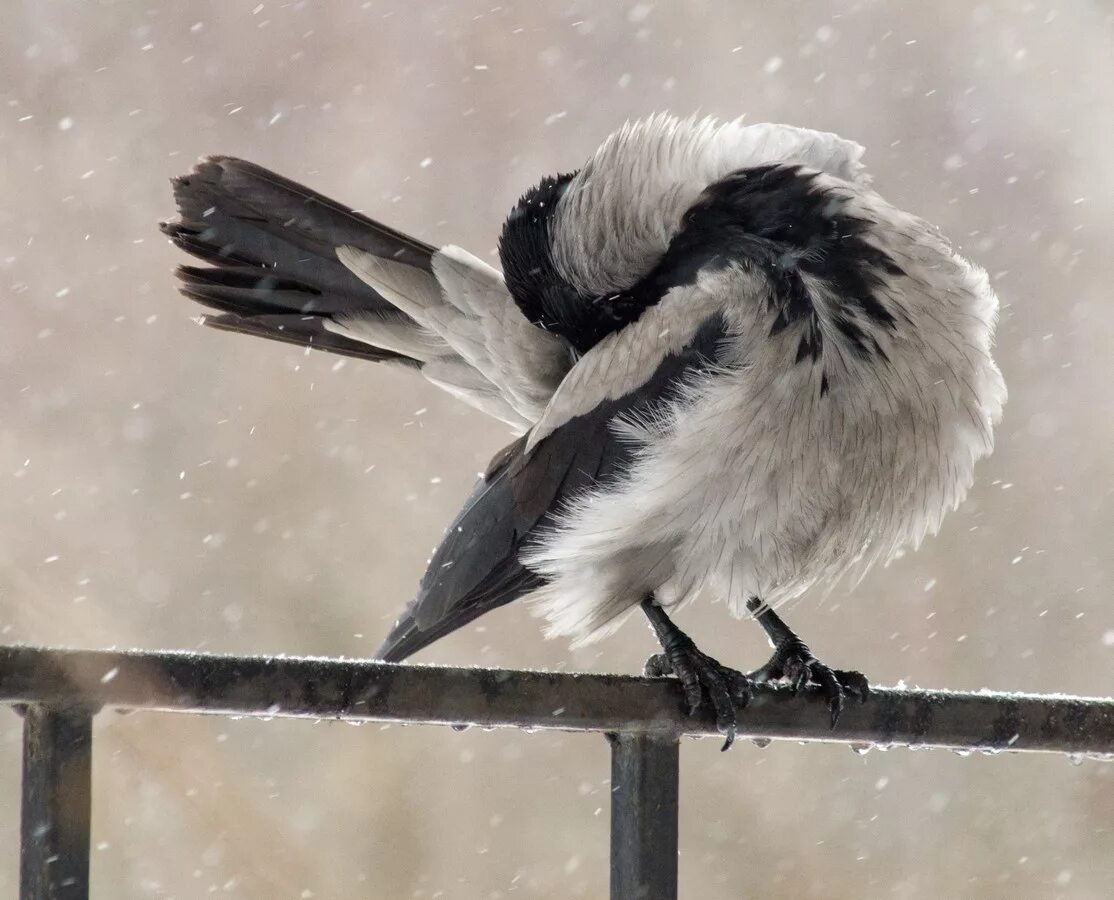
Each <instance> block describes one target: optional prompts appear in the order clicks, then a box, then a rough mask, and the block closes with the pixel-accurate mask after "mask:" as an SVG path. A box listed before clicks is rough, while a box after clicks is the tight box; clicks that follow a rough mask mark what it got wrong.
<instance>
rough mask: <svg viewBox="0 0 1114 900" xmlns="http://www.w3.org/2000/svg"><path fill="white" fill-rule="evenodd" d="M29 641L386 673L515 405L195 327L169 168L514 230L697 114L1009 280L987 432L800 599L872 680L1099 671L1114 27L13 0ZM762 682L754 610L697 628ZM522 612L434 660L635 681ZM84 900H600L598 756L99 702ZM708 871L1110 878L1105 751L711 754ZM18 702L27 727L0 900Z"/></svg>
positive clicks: (873, 882) (697, 805)
mask: <svg viewBox="0 0 1114 900" xmlns="http://www.w3.org/2000/svg"><path fill="white" fill-rule="evenodd" d="M4 20H5V21H4V27H3V29H2V30H0V642H2V643H15V642H30V643H49V644H66V645H73V646H80V647H144V648H198V649H204V650H211V651H227V652H235V653H278V652H283V653H289V654H326V655H329V656H350V657H352V656H361V655H366V654H368V653H369V652H370V651H371V650H373V649H374V647H375V646H376V645H377V644H378V642H379V640H380V638H381V637H382V635H383V634H384V632H385V630H386V629H387V628H388V626H389V624H390V623H391V622H392V621H393V619H394V617H395V615H396V614H397V613H398V611H399V610H400V609H401V608H402V606H403V604H404V603H405V602H406V600H407V599H408V598H409V596H410V594H411V592H412V590H413V588H414V587H415V585H416V582H417V579H418V577H419V576H420V574H421V571H422V568H423V565H424V561H425V560H426V558H427V557H428V555H429V553H430V550H431V548H432V547H433V545H434V544H435V543H436V541H437V540H438V538H439V535H440V533H441V530H442V529H443V527H444V526H445V524H446V523H447V522H448V521H449V519H450V518H451V516H452V514H453V513H454V512H455V511H456V509H457V507H458V505H459V504H460V502H461V501H462V499H463V498H464V496H465V495H466V493H467V492H468V490H469V488H470V486H471V484H472V482H473V480H474V478H475V476H476V473H477V471H479V470H480V469H482V468H483V467H484V465H485V463H486V461H487V460H488V458H489V457H490V455H491V454H492V453H493V452H494V451H495V450H496V449H497V448H499V447H500V446H501V445H503V444H504V443H506V442H507V439H508V434H507V432H506V430H505V429H504V428H503V426H501V425H499V424H497V423H494V422H493V421H492V420H489V419H487V418H485V417H484V416H482V415H481V414H480V413H476V412H472V411H469V410H468V409H466V408H464V407H463V406H461V405H458V404H457V403H455V402H454V401H453V400H452V399H451V398H449V397H448V396H447V395H445V394H442V393H440V392H439V391H437V390H436V389H435V388H433V387H431V386H428V385H426V384H425V383H424V382H422V381H421V380H419V379H414V378H411V377H407V375H406V374H405V373H398V372H393V371H388V370H386V369H377V368H376V367H374V366H372V365H370V364H363V365H361V364H359V363H357V362H355V361H348V362H345V361H340V360H338V359H337V358H336V357H330V356H327V355H311V356H306V355H304V354H302V353H301V352H299V351H297V350H295V349H292V348H288V347H285V346H282V345H277V344H273V343H269V342H263V341H257V340H251V339H248V338H245V337H241V336H236V335H226V334H220V333H216V332H212V331H208V330H205V329H202V328H198V327H196V326H195V325H194V324H193V323H192V322H191V321H190V316H192V315H194V314H195V313H196V312H197V309H195V308H193V307H192V306H190V305H189V304H188V303H187V302H185V301H183V300H182V299H181V298H179V297H178V295H177V294H176V292H175V288H174V282H173V279H172V278H171V275H170V270H171V267H172V266H173V265H174V264H175V263H176V262H178V261H180V260H179V256H178V254H176V253H175V252H173V250H172V248H171V247H170V246H169V245H168V244H167V242H166V241H165V240H164V239H163V238H162V237H161V235H159V233H158V232H157V230H156V222H157V221H158V220H159V219H161V218H166V217H169V216H170V215H171V214H172V213H173V207H172V204H171V200H170V191H169V185H168V183H167V179H168V178H169V177H170V176H173V175H176V174H179V173H182V172H184V171H186V170H188V169H189V167H190V166H191V165H192V163H193V162H194V160H195V159H196V158H197V157H198V156H199V155H201V154H205V153H227V154H234V155H239V156H243V157H246V158H248V159H251V160H254V161H256V162H259V163H261V164H263V165H265V166H268V167H270V168H273V169H276V170H278V171H279V172H281V173H283V174H285V175H287V176H289V177H292V178H294V179H297V180H300V181H303V182H305V183H307V184H309V185H311V186H313V187H315V188H318V189H320V190H322V191H323V192H325V193H327V194H329V195H332V196H334V197H337V198H339V199H341V200H343V201H346V202H348V203H350V204H352V205H354V206H356V207H359V208H361V209H363V210H365V211H366V212H368V213H369V214H370V215H372V216H374V217H377V218H380V219H382V220H384V221H386V222H388V223H390V224H392V225H394V226H397V227H399V228H401V229H403V230H405V231H408V232H411V233H413V234H415V235H418V236H420V237H422V238H424V239H426V240H428V241H431V242H433V243H444V242H450V241H451V242H457V243H460V244H462V245H465V246H467V247H468V248H470V249H471V250H473V251H474V252H476V253H478V254H480V255H485V256H494V245H495V239H496V236H497V234H498V229H499V227H500V225H501V223H502V219H503V217H504V216H505V214H506V213H507V211H508V210H509V209H510V207H511V205H512V204H513V202H514V201H515V199H516V198H517V197H518V195H519V193H521V191H522V190H523V189H525V188H526V187H528V186H530V185H532V184H534V183H535V182H536V181H537V180H538V178H539V177H540V176H541V175H543V174H547V173H554V172H557V171H566V170H569V169H572V168H575V167H577V166H578V165H579V164H580V163H581V162H582V161H583V160H584V159H585V158H586V157H587V156H588V154H589V153H590V152H591V151H592V150H593V149H594V148H595V147H596V145H597V144H598V143H599V142H600V141H601V140H602V139H603V138H604V137H605V136H606V135H607V134H608V133H609V132H610V131H612V130H613V129H615V128H616V127H618V126H619V125H620V124H621V123H622V122H623V121H624V120H625V119H627V118H631V117H638V116H642V115H645V114H647V113H650V112H653V111H657V110H662V109H669V110H672V111H675V112H678V113H683V114H688V113H691V112H694V111H698V112H703V113H710V114H715V115H718V116H721V117H733V116H736V115H740V114H745V115H746V116H747V117H748V119H749V120H751V121H763V120H773V121H784V122H790V123H794V124H800V125H807V126H810V127H813V128H818V129H825V130H833V131H837V132H839V133H841V134H843V135H845V136H847V137H851V138H855V139H856V140H858V141H860V142H862V143H863V144H865V145H866V147H867V156H866V162H867V164H868V167H869V168H870V169H871V170H872V172H873V175H874V178H875V186H876V187H877V188H878V190H879V191H880V192H881V193H882V194H883V195H884V196H886V197H887V198H888V199H890V200H891V201H893V202H895V203H897V204H898V205H899V206H903V207H905V208H907V209H910V210H912V211H914V212H916V213H918V214H920V215H923V216H925V217H926V218H928V219H930V220H932V221H933V222H936V223H937V224H939V225H940V226H941V227H942V228H943V229H944V231H945V232H946V233H947V234H949V235H950V236H951V237H952V238H953V239H954V240H955V241H956V242H957V243H958V244H959V245H960V246H961V248H962V249H963V252H964V253H966V254H967V255H968V256H970V257H971V258H973V259H974V260H976V261H977V262H978V263H980V264H981V265H982V266H984V267H985V268H986V269H987V270H988V271H989V273H990V275H991V277H992V279H993V283H994V285H995V286H996V288H997V290H998V292H999V295H1000V296H1001V299H1002V301H1003V313H1002V321H1001V326H1000V328H999V332H998V350H997V357H998V360H999V362H1000V363H1001V366H1002V368H1003V370H1004V371H1005V374H1006V377H1007V380H1008V382H1009V385H1010V402H1009V405H1008V407H1007V411H1006V419H1005V422H1004V423H1003V425H1002V426H1001V428H1000V430H999V432H998V450H997V452H996V454H995V456H994V457H993V458H992V459H990V460H989V461H988V462H986V463H984V464H983V465H982V466H981V467H980V469H979V478H978V481H977V483H976V485H975V487H974V490H973V492H972V495H971V497H970V499H969V500H968V501H967V503H966V504H965V505H964V506H963V507H962V509H961V510H960V511H959V512H957V513H955V514H953V515H951V517H950V518H949V519H948V520H947V521H946V523H945V526H944V529H943V532H942V533H941V535H940V536H939V537H938V538H936V539H933V540H930V541H928V542H927V543H926V545H925V546H924V547H923V548H922V549H921V551H920V552H918V553H915V554H910V555H908V556H906V557H905V558H903V559H900V560H898V561H896V562H895V563H894V564H892V565H891V566H889V567H888V568H887V569H884V570H879V571H875V572H873V573H872V574H871V575H870V576H869V577H868V578H867V580H866V581H865V582H863V583H862V584H861V585H860V586H858V587H856V588H854V589H852V588H850V587H848V586H843V587H840V588H839V589H837V590H836V591H835V592H834V593H833V594H832V595H831V597H830V598H829V599H828V600H827V601H825V602H820V600H819V599H815V600H806V601H804V602H802V603H801V604H800V605H799V606H798V607H796V609H795V610H794V615H793V619H792V621H793V623H794V624H795V625H796V626H797V627H798V628H799V629H800V630H801V632H802V634H803V635H804V637H805V638H806V639H807V640H809V641H810V643H811V644H812V645H813V647H814V649H816V650H817V652H818V654H819V655H820V656H821V657H823V658H824V659H826V660H828V661H829V662H830V663H831V664H833V665H837V666H844V667H852V666H853V667H857V668H861V669H863V670H864V671H865V672H866V673H867V674H868V675H869V676H871V678H872V679H874V680H875V681H876V682H878V683H881V684H894V683H897V682H899V681H904V682H905V683H907V684H910V685H923V686H932V687H947V688H970V689H977V688H981V687H990V688H995V689H1017V690H1028V691H1065V692H1075V693H1082V694H1102V695H1105V694H1108V693H1111V690H1112V684H1114V678H1112V674H1111V673H1112V663H1114V605H1112V604H1111V601H1110V585H1111V561H1112V559H1114V554H1112V552H1111V546H1110V544H1111V538H1112V536H1114V504H1112V503H1111V490H1112V487H1114V462H1112V456H1111V445H1112V443H1114V416H1111V405H1112V399H1111V398H1112V393H1111V389H1112V387H1114V362H1112V360H1114V353H1112V352H1111V351H1112V343H1111V333H1112V328H1114V305H1112V304H1111V302H1110V292H1111V284H1112V283H1114V261H1112V259H1114V258H1112V254H1111V253H1110V250H1109V244H1110V236H1111V234H1112V232H1114V205H1112V204H1111V202H1110V198H1111V196H1112V194H1114V159H1112V157H1111V153H1110V137H1111V122H1112V121H1114V118H1112V114H1114V87H1112V85H1114V17H1112V14H1111V12H1110V8H1109V7H1108V6H1105V5H1104V4H1097V3H1085V2H1062V3H1045V2H1031V3H1025V4H1018V3H1002V4H996V3H980V4H976V5H972V4H970V3H967V2H960V0H954V2H953V0H947V2H935V3H932V4H899V3H893V4H884V3H869V2H866V3H859V2H856V3H818V4H808V3H792V4H789V3H786V4H766V3H757V2H754V3H746V4H743V3H735V4H715V3H711V2H686V3H668V4H658V5H655V4H651V3H634V4H631V3H621V4H609V3H600V2H592V3H589V2H575V0H569V2H564V3H561V4H546V5H542V4H535V3H525V2H523V3H509V4H505V5H502V6H495V7H493V6H492V5H491V4H490V3H475V2H468V3H454V4H449V5H436V4H411V3H403V2H385V0H376V2H366V3H361V2H336V3H330V4H314V3H307V2H293V3H285V2H284V3H277V2H256V0H220V2H217V0H213V2H208V3H202V2H196V3H176V4H155V3H150V2H109V0H102V2H76V0H73V2H32V0H25V2H23V3H14V2H8V3H6V4H5V10H4ZM680 621H681V624H682V625H683V626H685V627H686V628H687V629H688V630H690V631H691V632H692V633H693V635H694V636H696V638H697V639H698V640H699V641H700V642H701V645H702V646H703V647H704V648H705V649H706V650H708V651H709V652H711V653H713V654H715V655H716V656H719V657H720V658H722V659H724V660H725V661H727V662H729V663H733V664H736V665H739V666H740V667H743V668H749V667H752V666H754V665H757V664H758V663H759V662H760V661H762V660H764V659H765V657H766V654H767V652H768V650H767V646H766V644H765V641H764V639H763V638H762V637H761V634H760V630H759V629H758V628H756V627H755V626H754V625H753V624H751V623H748V622H736V621H733V620H731V619H730V618H728V615H727V612H726V610H725V609H724V608H723V606H722V605H718V604H707V605H704V606H701V607H692V608H689V609H688V610H686V611H685V612H684V613H682V614H681V616H680ZM654 649H656V648H655V646H654V642H653V640H652V637H651V635H650V634H649V632H648V630H647V629H646V628H645V627H644V626H643V625H642V624H641V623H638V622H636V621H634V620H631V622H630V623H629V624H628V625H627V626H626V627H625V628H624V629H622V631H621V632H620V633H619V634H618V635H617V636H615V637H613V638H612V639H610V640H608V641H606V642H605V643H603V644H601V645H598V646H596V647H592V648H589V649H587V650H584V651H579V652H570V651H569V650H568V649H567V648H566V647H565V646H564V645H562V644H560V643H556V642H546V641H544V640H543V639H542V637H541V635H540V633H539V628H538V624H537V623H536V621H535V620H534V619H533V618H532V617H531V615H530V614H529V611H528V610H526V609H522V608H515V607H513V606H512V607H510V608H506V609H504V610H501V611H499V612H497V613H495V614H493V615H491V616H489V617H487V618H485V619H483V620H481V621H480V622H479V623H478V624H477V625H475V626H474V627H469V628H467V629H465V630H463V631H462V632H459V633H457V634H456V635H454V636H452V637H451V638H449V639H447V640H444V641H442V642H440V643H438V644H437V645H436V646H434V647H433V648H431V649H430V650H428V651H426V652H425V653H423V654H421V655H420V657H418V659H419V660H420V661H430V662H441V663H453V664H462V665H469V664H482V665H491V666H512V667H543V668H554V669H569V670H590V671H624V672H633V671H637V670H638V669H639V668H640V667H641V664H642V662H643V661H644V659H645V657H646V656H647V655H648V654H649V653H650V652H651V651H653V650H654ZM96 730H97V743H96V759H95V763H94V767H95V777H94V851H93V886H94V895H95V896H98V897H159V898H164V897H165V898H170V897H175V898H195V897H204V896H210V895H215V896H228V897H242V898H309V897H316V898H324V897H328V898H334V897H335V898H346V897H374V898H407V897H415V898H434V897H446V898H448V897H462V898H472V897H477V898H491V900H496V898H503V897H510V896H511V895H515V896H522V897H547V898H565V897H600V896H603V895H604V894H605V891H606V884H607V848H608V813H607V809H608V800H609V785H608V775H609V770H608V754H607V748H606V745H605V742H604V740H603V738H601V737H598V736H573V735H561V734H555V733H538V734H532V735H528V734H521V733H518V732H515V731H501V732H494V733H483V732H480V731H476V730H472V731H468V732H465V733H460V734H458V733H454V732H452V731H449V730H447V729H434V728H399V727H394V728H389V729H383V728H379V727H378V726H366V727H363V728H353V727H350V726H348V725H344V724H319V725H316V726H315V725H313V724H312V723H309V722H283V721H274V722H270V723H263V722H259V721H250V720H245V721H226V720H222V719H216V718H212V719H202V718H194V717H171V716H156V715H143V714H135V715H131V716H127V717H124V716H120V715H117V714H105V715H102V716H100V717H98V719H97V723H96ZM683 749H684V752H683V753H682V775H681V777H682V792H683V793H682V797H683V803H682V811H681V847H682V855H681V880H682V889H681V893H682V896H685V897H700V898H709V900H712V898H736V897H740V896H748V897H749V896H755V897H757V896H762V897H795V898H797V897H801V898H824V900H830V898H863V897H893V898H909V900H912V898H918V900H919V898H939V897H980V898H982V897H986V898H1045V897H1060V898H1091V897H1104V896H1109V893H1108V892H1109V885H1110V883H1111V880H1112V879H1114V766H1112V765H1110V764H1105V765H1104V764H1102V763H1097V762H1084V763H1083V764H1081V765H1072V764H1071V763H1070V762H1069V761H1068V760H1067V759H1065V758H1061V757H1053V756H1048V757H1044V756H1033V757H1020V756H1018V757H1014V756H1009V755H1002V756H998V757H995V758H986V757H971V758H960V757H959V756H956V755H953V754H949V753H944V752H923V753H911V752H908V751H902V750H893V751H891V752H889V753H881V752H872V753H868V754H866V755H865V756H858V755H855V754H853V753H851V752H850V751H849V750H848V749H847V748H846V747H826V746H820V745H816V746H797V745H795V744H786V745H779V744H775V745H773V746H770V747H769V748H767V749H764V750H760V749H757V748H755V747H754V746H752V745H750V744H749V743H747V744H743V745H740V746H738V747H737V749H735V750H734V751H732V752H731V753H727V754H722V755H721V754H720V753H719V742H718V741H713V740H706V741H688V742H686V743H685V745H684V748H683ZM19 754H20V730H19V720H18V719H17V717H16V716H15V715H14V714H12V713H10V712H9V711H5V710H0V811H2V814H0V895H3V896H13V895H14V893H15V891H16V884H17V872H18V858H17V857H18V840H17V837H18V787H19V758H20V756H19Z"/></svg>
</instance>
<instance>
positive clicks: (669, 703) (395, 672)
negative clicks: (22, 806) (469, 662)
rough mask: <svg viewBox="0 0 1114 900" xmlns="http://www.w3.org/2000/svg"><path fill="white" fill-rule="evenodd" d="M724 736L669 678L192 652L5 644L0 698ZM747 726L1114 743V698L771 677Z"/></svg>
mask: <svg viewBox="0 0 1114 900" xmlns="http://www.w3.org/2000/svg"><path fill="white" fill-rule="evenodd" d="M77 701H80V702H82V703H87V704H92V705H103V706H109V707H117V708H127V709H151V710H162V711H167V712H203V713H218V714H236V715H266V716H295V717H311V718H334V717H335V718H348V719H355V720H370V721H379V722H415V723H429V724H444V725H452V724H475V725H481V726H496V727H497V726H509V727H529V728H554V729H562V730H569V731H603V732H632V733H661V734H674V735H680V734H693V735H714V734H715V733H716V732H715V725H714V722H713V721H712V720H711V718H710V717H707V716H703V717H697V718H690V717H689V716H688V715H687V714H685V712H684V711H683V708H682V700H681V692H680V689H679V686H678V685H677V684H676V683H675V682H674V681H672V680H669V679H646V678H636V677H629V676H620V675H570V674H559V673H551V672H533V671H510V670H498V669H456V668H447V667H440V666H417V665H392V664H389V663H379V662H369V661H355V660H332V659H320V658H293V657H236V656H221V655H215V654H197V653H184V652H108V651H92V650H62V649H47V648H34V647H5V648H0V703H50V704H59V703H73V702H77ZM739 737H740V738H757V739H765V738H770V739H775V740H777V739H786V740H797V741H836V742H842V743H849V744H879V745H886V746H890V745H911V746H918V747H947V748H958V749H972V750H986V751H998V750H1011V751H1053V752H1063V753H1076V754H1110V753H1114V701H1112V700H1110V699H1097V698H1080V697H1068V696H1060V695H1047V696H1045V695H1027V694H1014V693H1010V694H1003V693H991V692H985V693H955V692H944V691H923V690H904V689H895V688H877V689H875V690H874V693H873V695H872V697H871V699H870V701H869V702H868V703H866V704H864V705H859V704H857V703H851V704H849V705H848V706H847V708H846V709H845V710H844V713H843V716H842V718H841V719H840V722H839V725H838V727H837V728H836V729H835V730H834V731H832V730H830V729H829V727H828V714H827V710H826V708H825V706H824V704H823V703H822V702H821V701H820V699H819V698H818V697H816V696H814V695H811V694H810V695H806V696H802V697H794V696H793V695H792V694H791V693H790V692H788V691H787V690H784V689H778V688H771V687H761V688H759V689H758V690H757V691H756V693H755V698H754V700H753V702H752V703H751V705H750V706H749V707H748V708H747V709H746V710H744V711H742V712H741V714H740V719H739Z"/></svg>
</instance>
